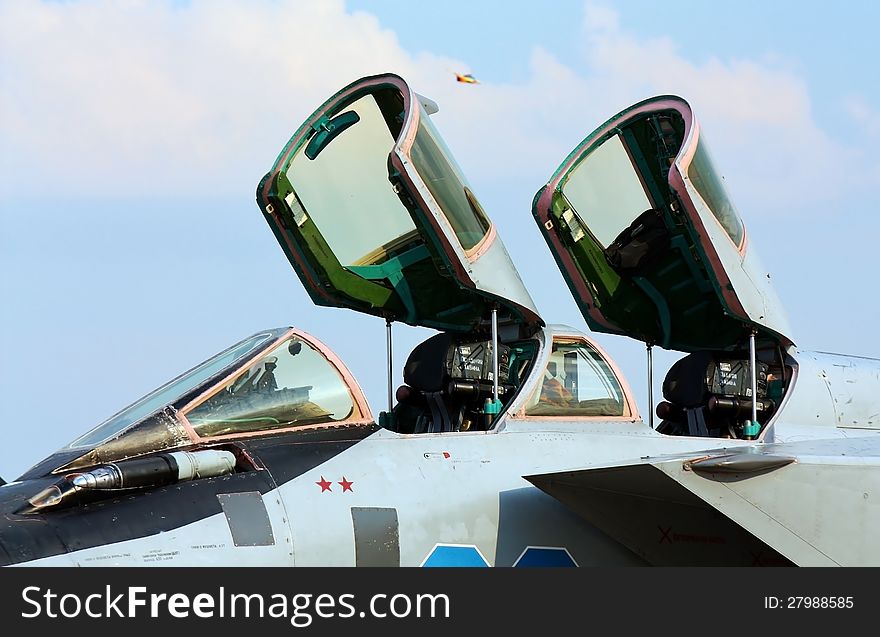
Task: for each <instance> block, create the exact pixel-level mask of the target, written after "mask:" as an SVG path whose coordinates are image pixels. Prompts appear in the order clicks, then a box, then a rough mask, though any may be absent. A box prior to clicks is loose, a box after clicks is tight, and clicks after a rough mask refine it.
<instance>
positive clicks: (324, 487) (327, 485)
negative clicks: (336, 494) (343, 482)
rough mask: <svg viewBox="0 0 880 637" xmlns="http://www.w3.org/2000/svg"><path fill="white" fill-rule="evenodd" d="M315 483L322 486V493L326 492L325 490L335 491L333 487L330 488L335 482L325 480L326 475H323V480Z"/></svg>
mask: <svg viewBox="0 0 880 637" xmlns="http://www.w3.org/2000/svg"><path fill="white" fill-rule="evenodd" d="M315 484H317V485H318V486H319V487H321V493H324V491H333V489H331V488H330V485H332V484H333V483H332V482H330V481H329V480H325V479H324V476H321V481H320V482H316V483H315Z"/></svg>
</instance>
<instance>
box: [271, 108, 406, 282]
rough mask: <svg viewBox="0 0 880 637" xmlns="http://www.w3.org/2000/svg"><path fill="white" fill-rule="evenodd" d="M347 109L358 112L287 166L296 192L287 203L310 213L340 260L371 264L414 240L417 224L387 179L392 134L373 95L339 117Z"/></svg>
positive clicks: (352, 263)
mask: <svg viewBox="0 0 880 637" xmlns="http://www.w3.org/2000/svg"><path fill="white" fill-rule="evenodd" d="M347 113H355V114H357V118H356V119H355V121H354V123H353V124H350V125H349V126H348V127H347V128H345V129H344V130H343V131H342V132H341V133H339V134H338V135H337V136H335V137H333V138H331V140H330V141H328V142H327V143H326V144H325V145H323V146H322V147H320V149H319V151H318V153H317V155H316V156H315V155H312V156H313V157H314V159H311V158H310V157H309V153H307V152H306V149H305V148H304V149H301V150H300V151H299V153H297V155H296V157H294V159H293V161H292V162H291V163H290V165H289V166H288V168H287V171H286V174H287V178H288V180H289V181H290V184H291V186H293V190H294V194H293V195H292V196H293V197H295V198H298V201H297V200H296V199H290V200H288V203H289V204H290V206H291V208H299V209H300V210H302V211H303V213H304V214H307V215H309V216H310V217H311V219H312V221H313V222H314V223H315V225H316V226H317V228H318V231H319V232H320V233H321V235H322V236H323V238H324V240H325V241H327V244H328V245H329V246H330V249H331V250H332V251H333V254H334V255H335V256H336V258H337V259H338V260H339V263H340V264H342V265H343V266H348V265H374V264H377V263H381V262H382V261H384V260H385V258H386V257H387V252H388V251H389V250H391V249H392V248H393V247H402V246H403V245H405V244H406V243H408V242H409V241H411V240H413V239H414V238H415V224H414V223H413V221H412V218H411V217H410V215H409V212H408V211H407V210H406V208H405V207H404V205H403V204H402V203H401V202H400V200H399V199H398V197H397V195H396V194H395V193H394V191H393V190H392V186H391V182H390V181H389V180H388V155H389V154H390V153H391V150H392V149H393V148H394V142H395V139H394V136H393V135H392V134H391V130H390V129H389V128H388V123H387V121H386V119H385V115H384V114H383V113H382V111H381V109H380V108H379V105H378V103H377V102H376V98H375V97H374V96H373V95H372V94H370V95H366V96H364V97H362V98H360V99H359V100H357V101H355V102H354V103H352V104H351V105H350V106H348V107H347V108H346V109H345V112H344V113H343V114H341V115H339V116H337V117H338V118H340V119H342V118H343V117H344V116H346V114H347ZM348 117H352V118H353V116H348ZM335 119H336V118H334V120H335Z"/></svg>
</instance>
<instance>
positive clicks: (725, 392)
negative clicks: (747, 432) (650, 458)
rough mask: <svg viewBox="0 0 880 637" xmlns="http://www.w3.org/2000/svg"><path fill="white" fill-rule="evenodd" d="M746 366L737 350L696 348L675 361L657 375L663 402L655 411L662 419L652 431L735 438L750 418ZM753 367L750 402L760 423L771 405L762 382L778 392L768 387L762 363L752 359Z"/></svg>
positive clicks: (749, 393) (770, 411)
mask: <svg viewBox="0 0 880 637" xmlns="http://www.w3.org/2000/svg"><path fill="white" fill-rule="evenodd" d="M748 369H749V367H748V359H747V355H746V354H745V353H739V352H725V353H724V354H718V353H715V352H710V351H699V352H693V353H691V354H688V355H687V356H685V357H684V358H682V359H681V360H679V361H677V362H676V363H675V364H674V365H673V366H672V367H670V368H669V372H667V374H666V378H665V379H664V380H663V398H665V399H666V401H664V402H661V403H660V404H658V405H657V416H658V417H660V418H661V420H662V422H661V423H660V425H659V426H658V427H657V431H659V432H660V433H665V434H672V435H687V436H711V437H716V438H718V437H721V438H727V437H731V438H738V437H739V436H740V435H741V434H742V427H743V423H744V422H745V421H746V420H748V419H750V417H751V409H752V397H751V390H750V389H748V384H749V373H748ZM757 370H758V373H757V379H756V380H757V392H758V396H757V400H756V401H755V402H756V411H757V416H758V420H759V422H760V423H762V424H763V423H765V422H766V421H767V419H768V418H769V416H770V415H772V413H773V411H774V409H775V406H776V401H775V400H773V399H771V398H768V387H769V388H770V389H771V392H770V393H771V394H773V395H774V396H776V393H778V392H776V393H774V391H773V390H774V387H773V385H774V383H776V381H770V380H769V379H770V378H771V376H770V375H769V374H768V365H767V363H764V362H762V361H758V362H757ZM768 381H769V383H768ZM777 389H778V388H777ZM777 398H778V396H777Z"/></svg>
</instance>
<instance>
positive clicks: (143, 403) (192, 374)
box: [68, 332, 278, 447]
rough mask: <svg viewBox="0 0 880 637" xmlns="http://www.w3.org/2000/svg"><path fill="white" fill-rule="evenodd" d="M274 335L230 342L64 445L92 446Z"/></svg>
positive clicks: (263, 334) (262, 335) (192, 387)
mask: <svg viewBox="0 0 880 637" xmlns="http://www.w3.org/2000/svg"><path fill="white" fill-rule="evenodd" d="M277 336H278V334H277V333H273V332H262V333H260V334H255V335H253V336H251V337H250V338H247V339H245V340H243V341H241V342H240V343H237V344H235V345H233V346H232V347H230V348H229V349H226V350H224V351H222V352H220V353H219V354H217V355H215V356H213V357H211V358H209V359H208V360H206V361H205V362H204V363H202V364H201V365H198V366H197V367H194V368H192V369H191V370H189V371H188V372H186V373H185V374H183V375H181V376H178V377H177V378H175V379H174V380H172V381H169V382H168V383H166V384H165V385H162V386H161V387H160V388H159V389H156V390H154V391H152V392H150V393H149V394H147V395H146V396H144V397H143V398H141V399H140V400H138V401H137V402H136V403H133V404H132V405H129V406H128V407H126V408H125V409H123V410H122V411H120V412H119V413H117V414H115V415H114V416H111V417H110V418H109V419H108V420H105V421H104V422H103V423H101V424H100V425H98V426H97V427H95V428H94V429H92V430H91V431H90V432H88V433H87V434H85V435H84V436H81V437H79V438H77V439H76V440H74V441H73V442H72V443H70V444H69V445H68V447H94V446H96V445H98V444H100V443H102V442H104V441H105V440H108V439H109V438H112V437H114V436H116V435H117V434H119V433H120V432H122V431H123V430H124V429H126V428H127V427H129V426H130V425H133V424H134V423H136V422H138V421H140V420H143V419H144V418H146V417H147V416H149V415H151V414H153V413H155V412H157V411H159V410H160V409H162V408H163V407H165V406H166V405H169V404H171V403H173V402H174V401H175V400H177V399H178V398H180V397H181V396H183V395H185V394H187V393H189V392H190V391H192V390H193V389H195V388H197V387H198V386H199V385H201V384H202V383H204V382H205V381H206V380H208V379H210V378H211V377H212V376H214V375H216V374H218V373H220V372H222V371H223V370H224V369H225V368H227V367H229V366H230V365H233V364H234V363H236V362H238V361H240V360H241V359H243V358H246V357H248V356H249V355H252V354H253V353H254V352H255V351H257V350H258V349H259V348H260V347H263V346H265V345H267V344H268V343H270V342H271V341H272V340H273V339H274V338H277Z"/></svg>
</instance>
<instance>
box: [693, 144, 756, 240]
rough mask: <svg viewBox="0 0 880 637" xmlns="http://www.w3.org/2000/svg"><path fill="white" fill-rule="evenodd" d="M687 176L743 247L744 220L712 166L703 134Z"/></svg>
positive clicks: (725, 227) (727, 230) (732, 238)
mask: <svg viewBox="0 0 880 637" xmlns="http://www.w3.org/2000/svg"><path fill="white" fill-rule="evenodd" d="M687 174H688V177H689V178H690V180H691V183H692V184H693V185H694V188H696V189H697V192H698V193H700V197H702V198H703V201H705V202H706V205H707V206H709V210H711V211H712V214H713V215H715V218H716V219H717V220H718V223H720V224H721V226H722V227H723V228H724V230H725V231H726V232H727V234H728V235H729V236H730V238H731V240H732V241H733V243H734V244H736V246H737V247H740V246H742V242H743V238H744V237H745V229H744V227H743V222H742V219H740V217H739V213H737V211H736V208H734V207H733V203H731V201H730V197H728V196H727V189H726V188H725V187H724V184H723V183H722V181H721V179H720V178H719V177H718V173H717V172H716V171H715V167H714V166H713V165H712V157H711V155H710V154H709V149H708V147H707V146H706V141H705V140H704V139H703V135H702V134H701V135H700V140H699V141H698V142H697V149H696V151H695V152H694V158H693V159H692V160H691V165H690V166H688V171H687Z"/></svg>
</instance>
